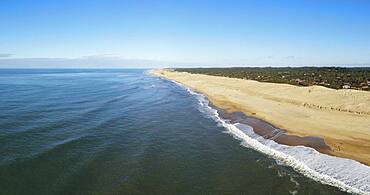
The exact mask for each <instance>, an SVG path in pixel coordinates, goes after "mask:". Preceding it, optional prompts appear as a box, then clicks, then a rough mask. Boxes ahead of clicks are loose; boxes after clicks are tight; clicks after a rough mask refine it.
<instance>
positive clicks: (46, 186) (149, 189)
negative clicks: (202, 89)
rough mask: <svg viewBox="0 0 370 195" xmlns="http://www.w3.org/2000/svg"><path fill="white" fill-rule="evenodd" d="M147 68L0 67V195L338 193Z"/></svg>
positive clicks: (338, 192)
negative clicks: (253, 145)
mask: <svg viewBox="0 0 370 195" xmlns="http://www.w3.org/2000/svg"><path fill="white" fill-rule="evenodd" d="M145 72H146V70H0V194H342V193H343V192H341V191H339V190H338V189H336V188H334V187H331V186H328V185H323V184H321V183H318V182H316V181H314V180H311V179H308V178H306V177H305V176H303V175H301V174H299V173H297V172H295V171H294V170H292V169H291V168H290V167H288V166H283V165H279V164H278V163H276V161H275V160H273V159H271V158H268V157H267V156H266V155H264V154H261V153H259V152H256V151H254V150H252V149H250V148H246V147H243V146H241V145H240V141H239V140H237V139H235V138H234V137H233V136H231V135H230V134H227V133H225V129H224V127H222V126H220V125H218V124H217V122H216V121H214V120H213V119H212V118H211V117H210V116H208V115H207V113H204V112H201V111H200V110H199V103H198V100H197V99H196V98H195V97H194V96H193V95H191V94H189V93H188V92H187V91H186V90H184V89H183V88H182V87H180V86H178V85H176V84H174V83H172V82H170V81H167V80H163V79H160V78H158V77H151V76H148V75H147V74H146V73H145Z"/></svg>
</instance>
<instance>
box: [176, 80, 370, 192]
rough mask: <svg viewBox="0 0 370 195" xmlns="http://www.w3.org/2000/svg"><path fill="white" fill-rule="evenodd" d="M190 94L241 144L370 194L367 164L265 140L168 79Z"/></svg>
mask: <svg viewBox="0 0 370 195" xmlns="http://www.w3.org/2000/svg"><path fill="white" fill-rule="evenodd" d="M170 81H172V82H174V83H176V84H177V85H179V86H181V87H182V88H184V89H186V90H187V91H188V92H189V93H190V94H192V95H193V96H195V97H196V98H197V100H198V103H199V110H200V111H201V112H202V113H205V114H206V115H207V116H209V117H211V118H212V119H213V120H215V121H216V122H217V123H218V125H220V126H223V127H224V128H225V129H226V130H227V132H228V133H230V134H231V135H232V136H234V137H235V138H236V139H239V140H241V141H242V143H241V144H242V145H243V146H245V147H248V148H251V149H253V150H256V151H258V152H261V153H263V154H266V155H268V156H269V157H271V158H273V159H275V160H276V161H277V163H279V164H283V165H287V166H290V167H292V168H293V169H294V170H295V171H297V172H299V173H301V174H303V175H305V176H306V177H308V178H311V179H313V180H316V181H319V182H321V183H323V184H327V185H331V186H334V187H337V188H339V189H340V190H342V191H345V192H349V193H355V194H370V167H369V166H366V165H364V164H361V163H359V162H357V161H355V160H351V159H345V158H340V157H335V156H329V155H326V154H322V153H319V152H317V151H316V150H315V149H313V148H309V147H305V146H288V145H283V144H279V143H277V142H275V141H273V140H270V139H265V138H263V137H262V136H260V135H258V134H256V133H254V131H253V128H252V127H251V126H249V125H247V124H241V123H231V122H230V121H228V120H226V119H223V118H221V117H220V115H219V113H218V111H217V110H216V109H214V108H212V107H211V106H210V104H209V101H208V99H207V98H206V97H205V96H204V95H203V94H200V93H197V92H194V91H193V90H191V89H189V88H188V87H186V86H184V85H183V84H181V83H178V82H176V81H173V80H170Z"/></svg>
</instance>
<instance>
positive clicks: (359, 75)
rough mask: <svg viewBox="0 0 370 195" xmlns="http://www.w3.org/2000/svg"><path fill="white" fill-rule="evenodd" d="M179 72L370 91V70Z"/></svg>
mask: <svg viewBox="0 0 370 195" xmlns="http://www.w3.org/2000/svg"><path fill="white" fill-rule="evenodd" d="M175 70H176V71H179V72H188V73H196V74H206V75H213V76H223V77H230V78H240V79H250V80H256V81H261V82H271V83H287V84H292V85H298V86H311V85H320V86H324V87H328V88H332V89H356V90H364V91H369V88H370V67H355V68H344V67H261V68H260V67H233V68H176V69H175Z"/></svg>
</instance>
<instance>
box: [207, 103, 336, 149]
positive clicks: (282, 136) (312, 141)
mask: <svg viewBox="0 0 370 195" xmlns="http://www.w3.org/2000/svg"><path fill="white" fill-rule="evenodd" d="M211 107H212V108H214V109H216V110H217V111H218V113H219V114H220V116H221V117H222V118H224V119H226V120H230V121H231V122H232V123H241V124H245V125H249V126H251V127H252V128H253V131H254V133H256V134H257V135H260V136H262V137H263V138H264V139H269V140H274V141H276V142H277V143H279V144H284V145H288V146H306V147H310V148H314V149H315V150H317V151H319V152H321V153H324V154H330V151H331V148H330V147H329V146H328V145H327V144H326V143H325V140H324V139H322V138H320V137H315V136H304V137H301V136H296V135H289V134H286V133H287V131H286V130H284V129H279V128H277V127H275V126H274V125H272V124H270V123H268V122H267V121H263V120H261V119H259V118H256V117H253V116H247V115H245V114H244V113H242V112H228V111H227V110H224V109H221V108H217V107H216V106H214V105H211Z"/></svg>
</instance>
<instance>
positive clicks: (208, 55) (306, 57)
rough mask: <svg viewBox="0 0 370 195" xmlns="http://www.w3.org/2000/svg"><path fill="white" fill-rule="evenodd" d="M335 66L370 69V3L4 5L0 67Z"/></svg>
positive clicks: (191, 0)
mask: <svg viewBox="0 0 370 195" xmlns="http://www.w3.org/2000/svg"><path fill="white" fill-rule="evenodd" d="M327 65H339V66H368V65H370V1H367V0H306V1H305V0H255V1H252V0H240V1H239V0H225V1H218V0H212V1H207V0H183V1H180V0H177V1H176V0H168V1H166V0H157V1H153V0H147V1H146V0H143V1H141V0H133V1H124V0H118V1H112V0H100V1H95V0H86V1H79V0H71V1H69V0H63V1H62V0H59V1H58V0H48V1H38V0H23V1H22V0H17V1H14V0H1V1H0V68H13V67H24V68H28V67H31V68H32V67H103V68H104V67H157V66H163V67H167V66H174V67H180V66H181V67H192V66H194V67H195V66H327Z"/></svg>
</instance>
